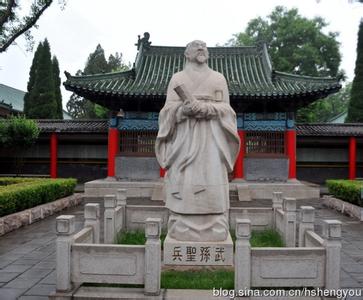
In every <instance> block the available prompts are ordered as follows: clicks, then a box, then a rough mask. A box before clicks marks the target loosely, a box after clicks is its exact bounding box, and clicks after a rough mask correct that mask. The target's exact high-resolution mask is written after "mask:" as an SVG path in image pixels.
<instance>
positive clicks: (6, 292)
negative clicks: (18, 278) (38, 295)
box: [0, 288, 26, 300]
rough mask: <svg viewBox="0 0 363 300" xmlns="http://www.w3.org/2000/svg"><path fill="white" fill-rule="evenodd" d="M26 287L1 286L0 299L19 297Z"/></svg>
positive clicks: (6, 299)
mask: <svg viewBox="0 0 363 300" xmlns="http://www.w3.org/2000/svg"><path fill="white" fill-rule="evenodd" d="M25 291H26V289H13V288H1V290H0V300H15V299H18V297H20V296H21V295H22V294H23V293H24V292H25Z"/></svg>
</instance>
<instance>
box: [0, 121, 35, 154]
mask: <svg viewBox="0 0 363 300" xmlns="http://www.w3.org/2000/svg"><path fill="white" fill-rule="evenodd" d="M39 133H40V129H39V127H38V125H37V123H36V122H35V121H34V120H28V119H26V118H25V117H23V116H19V117H10V119H8V120H3V121H2V122H0V145H2V146H5V147H18V148H28V147H29V146H31V145H32V144H34V142H35V141H36V140H37V138H38V136H39Z"/></svg>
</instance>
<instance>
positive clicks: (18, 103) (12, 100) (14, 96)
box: [0, 83, 25, 112]
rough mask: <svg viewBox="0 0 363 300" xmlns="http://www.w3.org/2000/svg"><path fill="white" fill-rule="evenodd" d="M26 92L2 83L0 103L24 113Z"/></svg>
mask: <svg viewBox="0 0 363 300" xmlns="http://www.w3.org/2000/svg"><path fill="white" fill-rule="evenodd" d="M24 96H25V92H23V91H21V90H18V89H15V88H13V87H10V86H7V85H5V84H2V83H0V101H4V103H6V104H9V105H11V106H12V108H13V109H14V110H16V111H19V112H22V111H23V107H24Z"/></svg>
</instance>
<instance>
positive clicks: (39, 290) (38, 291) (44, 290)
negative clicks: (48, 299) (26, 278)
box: [25, 284, 55, 296]
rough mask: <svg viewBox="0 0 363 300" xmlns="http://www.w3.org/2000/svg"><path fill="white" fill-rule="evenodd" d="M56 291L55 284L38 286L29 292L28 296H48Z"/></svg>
mask: <svg viewBox="0 0 363 300" xmlns="http://www.w3.org/2000/svg"><path fill="white" fill-rule="evenodd" d="M53 291H55V284H37V285H35V286H33V287H32V288H31V289H30V290H28V291H27V292H26V293H25V295H26V296H48V295H49V294H50V293H51V292H53Z"/></svg>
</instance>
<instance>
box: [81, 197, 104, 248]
mask: <svg viewBox="0 0 363 300" xmlns="http://www.w3.org/2000/svg"><path fill="white" fill-rule="evenodd" d="M87 226H90V227H92V229H93V243H94V244H99V243H100V205H99V204H98V203H87V204H86V205H85V206H84V227H87Z"/></svg>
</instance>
